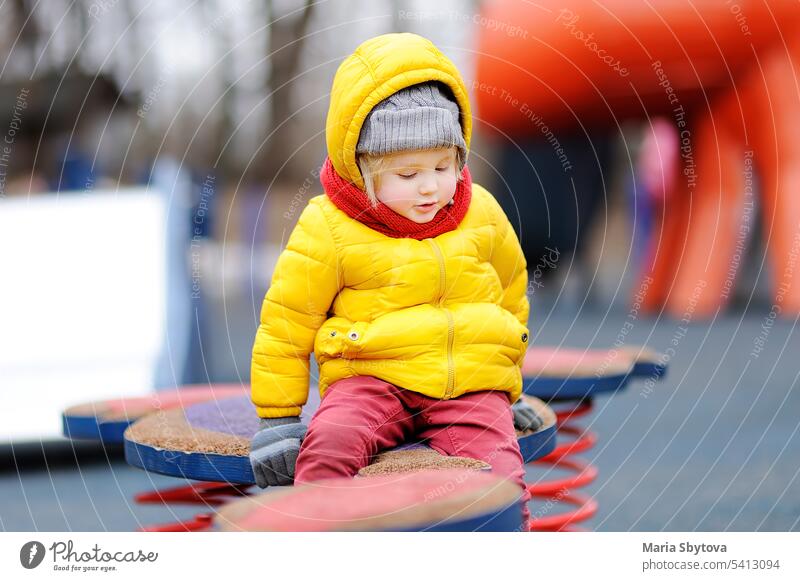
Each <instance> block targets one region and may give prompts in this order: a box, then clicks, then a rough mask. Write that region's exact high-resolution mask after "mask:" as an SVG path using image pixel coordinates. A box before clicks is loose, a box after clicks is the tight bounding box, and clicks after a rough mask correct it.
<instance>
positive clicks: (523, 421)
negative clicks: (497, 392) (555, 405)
mask: <svg viewBox="0 0 800 581" xmlns="http://www.w3.org/2000/svg"><path fill="white" fill-rule="evenodd" d="M511 411H512V412H514V427H515V428H516V429H518V430H520V431H523V432H524V431H527V430H533V431H536V430H538V429H539V428H541V427H542V426H543V425H544V421H543V420H542V418H540V417H539V414H537V413H536V411H535V410H534V409H533V408H532V407H531V406H529V405H528V404H527V402H526V401H525V400H524V399H522V398H519V399H518V400H517V401H515V402H514V403H513V404H511Z"/></svg>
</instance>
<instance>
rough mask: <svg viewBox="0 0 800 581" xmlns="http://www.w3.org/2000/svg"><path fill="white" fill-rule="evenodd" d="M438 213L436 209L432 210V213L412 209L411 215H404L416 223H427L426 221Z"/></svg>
mask: <svg viewBox="0 0 800 581" xmlns="http://www.w3.org/2000/svg"><path fill="white" fill-rule="evenodd" d="M438 213H439V211H438V210H437V211H436V212H433V213H432V214H418V213H416V212H414V211H412V212H411V215H409V216H406V218H408V219H409V220H411V221H412V222H416V223H417V224H427V223H428V222H430V221H431V220H433V219H434V218H435V217H436V214H438Z"/></svg>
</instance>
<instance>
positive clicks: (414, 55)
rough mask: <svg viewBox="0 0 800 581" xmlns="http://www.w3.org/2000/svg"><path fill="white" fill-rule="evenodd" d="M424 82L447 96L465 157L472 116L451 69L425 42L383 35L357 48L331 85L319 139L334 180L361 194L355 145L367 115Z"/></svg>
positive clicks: (408, 36) (401, 35)
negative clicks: (433, 84)
mask: <svg viewBox="0 0 800 581" xmlns="http://www.w3.org/2000/svg"><path fill="white" fill-rule="evenodd" d="M427 81H440V82H441V83H444V84H445V85H447V86H448V87H449V88H450V90H451V91H452V93H453V96H454V97H455V100H456V103H458V107H459V109H460V122H461V130H462V131H463V133H464V142H465V143H466V146H467V151H469V145H470V138H471V136H472V113H471V109H470V105H469V97H468V95H467V88H466V86H465V85H464V81H463V80H462V79H461V74H460V73H459V72H458V69H457V68H456V66H455V65H454V64H453V62H452V61H451V60H450V59H448V58H447V57H446V56H445V55H444V54H443V53H442V52H441V51H440V50H439V49H438V48H436V46H435V45H434V44H433V43H432V42H431V41H429V40H428V39H426V38H423V37H421V36H419V35H416V34H411V33H407V32H404V33H396V34H384V35H382V36H376V37H375V38H371V39H370V40H367V41H366V42H364V43H362V44H361V45H360V46H359V47H358V48H357V49H356V50H355V52H354V53H353V54H351V55H350V56H349V57H347V58H346V59H345V60H344V61H343V62H342V64H341V65H339V69H338V70H337V71H336V76H335V77H334V79H333V87H332V88H331V104H330V107H329V108H328V118H327V121H326V124H325V137H326V141H327V145H328V156H329V157H330V159H331V163H332V164H333V168H334V169H335V170H336V172H337V173H338V174H339V175H340V176H342V177H343V178H344V179H346V180H348V181H350V182H352V183H353V184H355V185H356V186H357V187H358V188H360V189H364V181H363V179H362V178H361V172H360V171H359V169H358V165H357V164H356V145H357V144H358V137H359V134H360V133H361V127H362V125H363V124H364V121H365V120H366V118H367V115H368V114H369V112H370V111H371V110H372V108H373V107H375V105H377V104H378V103H380V102H381V101H383V100H384V99H386V98H387V97H389V96H390V95H392V94H394V93H396V92H397V91H399V90H401V89H404V88H406V87H410V86H411V85H416V84H419V83H424V82H427Z"/></svg>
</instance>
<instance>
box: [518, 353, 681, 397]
mask: <svg viewBox="0 0 800 581" xmlns="http://www.w3.org/2000/svg"><path fill="white" fill-rule="evenodd" d="M666 374H667V364H666V363H661V362H658V361H637V362H636V363H635V364H634V365H633V368H632V369H631V370H630V371H629V372H628V373H623V374H619V375H601V376H599V377H579V378H575V377H570V378H560V377H527V378H526V377H523V378H522V391H523V393H525V394H527V395H532V396H534V397H538V398H539V399H541V400H544V401H545V402H548V401H559V400H575V399H583V398H586V397H591V396H593V395H598V394H601V393H613V392H615V391H621V390H623V389H625V387H626V386H627V385H628V381H630V380H632V379H644V378H649V379H653V380H658V379H661V378H663V377H664V376H665V375H666Z"/></svg>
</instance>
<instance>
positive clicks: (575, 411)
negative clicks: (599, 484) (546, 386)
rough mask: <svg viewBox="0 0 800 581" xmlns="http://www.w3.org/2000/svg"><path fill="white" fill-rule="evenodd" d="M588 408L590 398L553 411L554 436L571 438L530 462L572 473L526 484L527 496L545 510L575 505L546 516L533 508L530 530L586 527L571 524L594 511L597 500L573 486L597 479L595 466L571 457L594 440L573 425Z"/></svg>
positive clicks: (593, 435)
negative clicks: (556, 427) (562, 504)
mask: <svg viewBox="0 0 800 581" xmlns="http://www.w3.org/2000/svg"><path fill="white" fill-rule="evenodd" d="M592 407H593V406H592V400H591V399H586V400H583V401H581V402H578V403H577V404H571V407H568V408H567V409H564V410H561V411H557V412H556V423H557V425H558V435H559V436H563V435H565V434H567V435H569V436H571V437H572V438H571V439H570V440H569V441H567V442H563V443H560V444H558V446H556V449H555V450H553V451H552V452H551V453H550V454H548V455H547V456H545V457H543V458H540V459H538V460H535V461H534V462H533V464H537V465H549V466H550V467H552V468H557V469H564V470H568V471H570V472H572V475H571V476H568V477H565V478H556V479H552V480H545V481H539V482H536V483H533V484H529V485H528V492H530V494H531V497H532V498H536V499H540V500H543V501H545V505H544V507H545V509H546V510H549V508H551V507H552V506H553V505H556V504H559V503H567V504H571V505H574V506H575V507H576V508H574V509H573V510H570V511H567V512H562V513H559V514H555V515H550V516H537V514H536V513H537V511H534V512H533V514H532V515H531V523H530V527H529V530H530V531H582V530H586V529H584V528H582V527H577V526H575V523H580V522H583V521H586V520H589V519H590V518H592V517H593V516H594V515H595V514H596V513H597V501H595V500H594V499H593V498H592V497H591V496H588V495H586V494H581V493H578V492H575V491H574V490H575V489H576V488H581V487H583V486H588V485H589V484H591V483H592V482H594V481H595V479H596V478H597V467H595V466H593V465H592V464H590V463H588V462H586V461H584V460H580V459H578V458H575V457H574V456H575V455H576V454H580V453H582V452H586V451H587V450H591V449H592V448H593V447H594V446H595V444H596V443H597V434H595V433H594V432H590V431H587V430H584V429H582V428H581V427H580V426H576V425H574V424H573V422H574V420H575V419H577V418H580V417H581V416H584V415H586V414H588V413H589V412H591V411H592ZM539 511H541V509H539Z"/></svg>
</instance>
